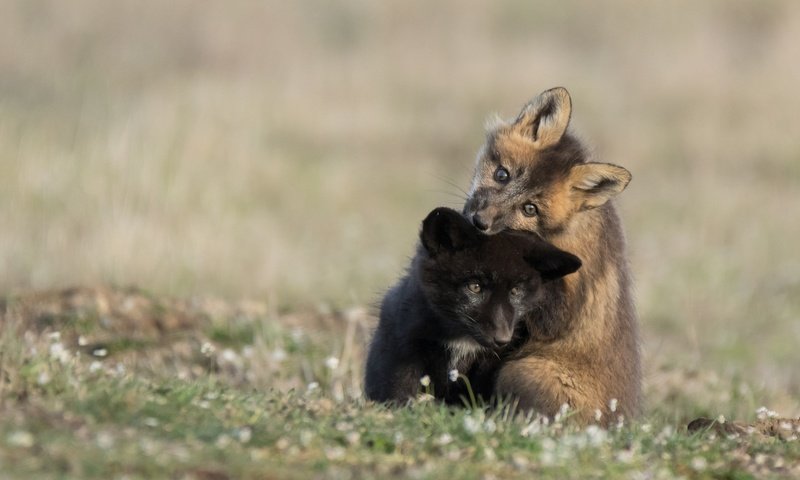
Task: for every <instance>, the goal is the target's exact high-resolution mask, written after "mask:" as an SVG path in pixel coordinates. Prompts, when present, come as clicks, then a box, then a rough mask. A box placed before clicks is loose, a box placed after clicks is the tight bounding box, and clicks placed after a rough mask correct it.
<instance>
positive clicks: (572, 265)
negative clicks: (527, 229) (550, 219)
mask: <svg viewBox="0 0 800 480" xmlns="http://www.w3.org/2000/svg"><path fill="white" fill-rule="evenodd" d="M525 261H526V262H528V265H530V266H532V267H533V268H535V269H536V270H537V271H538V272H539V273H540V274H541V275H542V280H543V281H545V282H548V281H550V280H555V279H557V278H561V277H563V276H564V275H569V274H570V273H573V272H575V271H577V270H578V269H579V268H581V264H582V263H581V259H580V258H578V257H576V256H575V255H573V254H571V253H569V252H565V251H564V250H561V249H560V248H558V247H556V246H555V245H553V244H551V243H548V242H545V241H544V240H540V241H538V242H536V245H535V246H534V247H533V248H532V249H531V250H530V251H528V253H526V254H525Z"/></svg>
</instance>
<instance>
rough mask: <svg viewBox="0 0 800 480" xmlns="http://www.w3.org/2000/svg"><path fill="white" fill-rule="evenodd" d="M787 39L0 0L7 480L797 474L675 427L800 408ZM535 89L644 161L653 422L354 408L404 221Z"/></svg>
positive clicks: (725, 25) (796, 102) (710, 17)
mask: <svg viewBox="0 0 800 480" xmlns="http://www.w3.org/2000/svg"><path fill="white" fill-rule="evenodd" d="M797 45H800V4H796V3H795V2H789V1H765V2H761V1H737V2H723V1H721V0H713V1H709V2H703V3H697V2H688V1H678V2H670V3H669V4H668V5H667V4H665V5H655V4H654V5H642V4H640V3H639V2H633V1H632V0H614V1H611V2H603V4H602V6H601V5H600V4H596V5H595V4H589V5H585V4H582V3H578V2H542V3H537V4H532V3H529V2H523V1H510V0H506V1H500V2H476V1H472V0H468V1H460V2H456V1H454V0H448V1H444V2H437V3H436V4H429V3H424V2H418V1H412V2H364V1H357V0H347V1H343V2H338V3H336V4H335V5H334V4H332V3H326V2H314V1H299V2H272V1H267V2H247V1H234V2H216V3H212V2H200V3H198V2H191V1H189V0H175V1H170V2H154V1H146V2H134V1H130V0H119V1H116V2H105V1H101V0H76V1H72V2H55V1H46V0H40V1H29V0H9V1H5V2H2V3H0V225H2V233H0V315H1V316H0V328H1V329H2V330H0V478H28V477H36V478H62V477H71V478H110V477H114V478H123V477H124V478H153V477H174V478H202V479H217V478H220V479H222V478H242V477H249V478H310V477H324V478H332V477H335V478H353V477H375V476H378V475H380V476H385V477H414V478H439V477H441V475H442V474H447V475H450V476H452V477H454V478H513V477H520V478H522V477H527V478H530V476H531V475H537V476H540V477H544V478H565V477H575V478H583V477H598V478H603V477H620V478H672V477H679V476H683V477H686V478H750V477H751V476H752V477H754V478H762V477H764V476H776V477H787V478H791V477H798V476H800V470H798V468H799V467H798V464H800V442H798V441H796V440H793V439H792V437H793V434H787V433H786V432H788V430H784V429H781V428H780V425H778V428H777V430H778V432H777V433H776V432H775V431H772V430H769V429H764V433H765V434H761V433H759V432H756V433H754V434H753V435H749V434H742V435H738V436H737V437H736V438H733V437H734V436H733V435H727V434H717V435H713V434H709V433H708V432H706V433H702V432H701V433H690V432H687V430H686V424H687V423H688V422H689V421H690V420H692V419H694V418H696V417H700V416H703V417H708V418H712V419H718V418H719V417H720V416H723V417H724V418H725V419H727V420H726V423H727V424H729V423H730V421H731V420H733V419H736V420H739V421H741V422H756V421H757V414H756V411H757V410H758V409H759V408H760V407H766V408H767V409H769V410H772V411H775V412H778V414H779V415H780V416H781V417H786V418H798V417H800V369H798V368H797V367H796V365H798V364H800V350H798V348H797V345H798V343H799V342H800V253H798V250H797V245H798V242H800V222H799V221H797V218H798V216H800V140H799V139H798V136H797V132H798V131H800V119H799V118H798V116H797V112H798V111H800V95H798V94H797V85H799V84H800V63H798V62H797V58H798V53H800V52H799V51H798V50H799V49H798V47H797ZM556 85H563V86H565V87H567V88H568V89H569V90H570V92H571V94H572V97H573V127H574V129H575V131H577V132H578V133H579V134H580V135H581V136H582V137H583V138H585V139H586V141H587V142H588V143H589V144H591V145H592V146H593V150H594V152H595V154H596V156H597V158H598V159H600V160H602V161H608V162H612V163H617V164H620V165H623V166H625V167H626V168H628V169H629V170H630V171H631V172H632V173H633V177H634V178H633V182H632V183H631V185H630V186H629V188H628V189H627V190H626V191H625V192H624V193H623V194H622V195H621V196H620V198H619V202H618V206H619V208H620V210H621V212H622V215H623V218H624V221H625V227H626V232H627V236H628V245H629V253H630V258H631V264H632V270H633V272H634V275H635V277H636V300H637V307H638V309H639V313H640V317H641V323H642V329H643V336H644V338H643V355H644V362H645V371H646V377H645V394H646V403H647V405H646V412H645V414H644V415H643V417H642V418H641V419H638V420H636V421H628V422H626V423H625V424H624V425H622V426H620V427H619V428H613V429H611V430H610V431H608V432H606V431H601V430H597V429H588V430H586V429H584V430H581V429H577V428H576V427H574V426H572V425H570V422H569V419H568V418H567V419H566V420H564V421H563V422H560V423H559V424H558V425H555V426H553V425H549V426H542V425H541V424H540V423H538V422H537V421H536V419H533V418H520V417H518V416H514V415H512V414H511V412H509V411H507V410H505V411H497V412H486V413H484V412H480V411H472V410H470V409H463V410H462V409H458V410H447V409H445V408H443V407H440V406H438V405H435V404H432V403H429V402H421V403H419V404H416V405H412V406H409V407H408V408H403V409H397V410H388V409H385V408H382V407H379V406H376V405H372V404H369V403H367V402H365V401H364V400H363V399H362V398H361V396H360V387H361V372H362V368H363V366H362V361H363V351H364V346H365V343H366V341H367V339H368V337H369V333H370V330H371V329H372V328H373V326H374V322H375V319H374V308H373V305H374V303H375V302H376V301H377V300H378V299H379V298H380V295H381V293H382V292H383V291H384V290H385V289H386V288H387V287H388V286H389V285H391V283H392V282H393V281H394V280H395V279H396V278H397V277H398V276H399V275H400V274H401V273H402V270H403V268H404V267H405V264H406V263H407V261H408V257H409V255H410V254H411V253H412V252H413V248H414V243H415V241H416V236H417V232H418V226H419V222H420V221H421V219H422V218H424V216H425V215H426V214H427V213H428V212H429V211H430V210H431V209H432V208H434V207H435V206H439V205H446V206H452V207H459V206H460V205H461V204H462V202H463V192H462V189H465V188H467V186H468V183H469V178H470V173H471V168H472V165H473V161H474V157H475V153H476V151H477V149H478V147H479V146H480V144H481V143H482V140H483V122H484V120H485V119H486V118H487V117H488V116H489V115H490V114H492V113H494V112H497V113H499V114H500V115H501V116H504V117H511V116H514V115H516V113H517V112H518V109H519V108H520V106H521V105H522V104H523V103H524V102H525V101H527V100H528V99H529V98H530V97H532V96H534V95H536V94H537V93H539V92H540V91H542V90H544V89H546V88H549V87H552V86H556ZM762 412H763V410H762ZM762 416H763V413H762ZM762 424H763V422H762V423H759V424H755V425H762ZM762 426H763V425H762ZM773 430H776V429H773ZM789 433H791V432H789ZM729 437H731V438H729Z"/></svg>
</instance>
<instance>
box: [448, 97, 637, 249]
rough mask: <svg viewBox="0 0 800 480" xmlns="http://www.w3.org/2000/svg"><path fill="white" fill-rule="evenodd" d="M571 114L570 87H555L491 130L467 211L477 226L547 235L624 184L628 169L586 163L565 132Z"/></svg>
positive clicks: (566, 225) (486, 229)
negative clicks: (509, 120)
mask: <svg viewBox="0 0 800 480" xmlns="http://www.w3.org/2000/svg"><path fill="white" fill-rule="evenodd" d="M571 112H572V100H571V99H570V96H569V93H568V92H567V90H566V89H564V88H561V87H557V88H553V89H550V90H547V91H545V92H543V93H542V94H540V95H539V96H537V97H536V98H534V99H533V100H531V101H530V102H528V103H527V104H526V105H525V106H524V107H523V108H522V111H521V112H520V114H519V116H518V117H517V118H516V120H514V121H513V122H511V123H509V122H504V121H499V120H498V121H496V122H495V123H494V124H493V125H491V126H489V127H488V128H487V137H486V143H485V145H484V146H483V148H482V149H481V151H480V153H479V154H478V163H477V166H476V168H475V174H474V177H473V180H472V187H471V189H470V192H469V196H468V199H467V202H466V204H465V205H464V212H463V213H464V216H465V217H466V218H467V219H469V220H470V221H471V222H472V223H473V225H475V227H476V228H478V229H479V230H481V231H482V232H484V233H489V234H491V233H496V232H499V231H501V230H504V229H512V230H524V231H529V232H536V233H538V234H540V235H543V236H544V237H546V238H548V237H550V236H551V235H554V234H558V233H560V232H563V231H565V230H566V229H568V228H569V226H570V224H571V222H573V221H574V220H575V219H576V218H578V216H579V215H581V214H582V213H583V212H586V211H588V210H591V209H594V208H597V207H600V206H602V205H604V204H605V203H606V202H608V200H609V199H611V198H612V197H614V196H615V195H617V194H619V193H620V192H622V191H623V190H624V189H625V187H626V186H627V185H628V182H630V180H631V174H630V172H628V171H627V170H626V169H624V168H622V167H619V166H617V165H612V164H609V163H594V162H586V160H585V159H586V153H585V152H584V150H583V147H582V146H581V145H580V143H579V142H578V140H577V139H575V138H574V137H573V136H572V135H570V134H568V133H566V131H567V126H568V125H569V120H570V115H571Z"/></svg>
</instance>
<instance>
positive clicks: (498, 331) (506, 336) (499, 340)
mask: <svg viewBox="0 0 800 480" xmlns="http://www.w3.org/2000/svg"><path fill="white" fill-rule="evenodd" d="M513 336H514V329H513V328H512V327H511V325H509V324H507V323H505V322H501V323H500V324H499V325H497V327H496V328H495V331H494V338H493V340H494V343H495V345H497V346H498V347H502V346H503V345H506V344H508V342H510V341H511V338H512V337H513Z"/></svg>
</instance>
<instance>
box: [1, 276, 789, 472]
mask: <svg viewBox="0 0 800 480" xmlns="http://www.w3.org/2000/svg"><path fill="white" fill-rule="evenodd" d="M80 295H82V299H80V301H79V299H78V298H77V297H76V293H75V292H74V291H73V292H61V291H54V292H50V293H49V294H48V295H43V294H35V295H33V297H35V300H36V301H34V302H31V301H30V300H31V296H26V295H23V296H17V297H13V298H11V299H9V300H8V301H7V304H6V306H5V307H4V311H3V317H2V321H3V327H4V328H3V334H2V337H0V346H2V350H1V351H2V355H1V356H0V370H1V371H2V372H3V383H2V390H0V394H2V395H1V396H0V399H2V400H0V418H2V420H0V467H2V469H3V472H4V475H5V476H6V477H8V478H25V477H29V476H36V477H37V478H49V477H73V478H111V477H125V478H165V477H180V478H202V479H205V478H264V477H266V478H310V477H325V478H340V477H341V478H352V477H359V476H373V475H381V476H384V477H388V478H405V477H414V478H417V477H419V478H441V476H442V475H455V476H456V477H457V478H529V477H530V476H531V475H536V476H539V477H542V478H609V477H615V478H616V477H626V476H629V475H634V476H639V477H642V478H674V477H676V476H684V477H687V478H756V477H758V478H762V477H763V476H764V475H771V476H778V477H787V478H788V477H791V476H794V475H797V474H798V473H800V472H798V470H797V465H798V462H799V461H800V442H799V441H797V440H796V438H797V436H798V435H800V431H799V432H794V433H793V432H791V431H790V432H789V433H788V434H787V435H786V438H788V437H790V436H791V438H790V439H788V440H780V439H778V438H773V437H769V436H767V437H765V436H761V435H756V436H748V435H740V436H736V437H734V436H731V437H728V436H720V435H715V434H714V433H713V432H705V433H703V432H700V433H689V432H687V431H686V428H685V425H686V421H687V420H688V419H689V418H692V416H694V415H698V414H705V415H708V416H711V417H712V418H716V417H718V416H719V412H722V411H725V412H732V411H733V412H735V411H737V409H739V408H741V406H742V405H749V403H748V402H749V401H750V400H752V399H747V398H742V396H743V395H744V396H747V389H748V388H749V387H748V385H747V383H746V382H743V381H741V380H738V381H731V382H727V381H721V380H719V379H716V380H714V379H709V378H703V376H704V375H707V372H694V373H692V372H687V371H685V370H681V371H672V372H662V374H661V378H660V381H659V382H658V383H659V385H660V386H661V387H662V388H661V389H653V388H651V389H650V392H649V397H650V399H651V400H658V401H659V406H658V407H656V408H652V409H651V410H650V411H649V412H648V413H647V414H646V415H645V416H644V417H643V418H641V419H637V420H636V421H627V422H625V421H623V422H622V423H620V424H619V425H617V426H616V427H612V428H610V429H609V430H603V429H600V428H598V427H595V426H590V427H588V428H579V427H577V426H575V425H573V424H572V423H571V422H570V419H569V414H568V413H567V415H566V416H565V417H564V418H562V419H559V420H557V421H556V422H555V423H550V422H545V421H543V419H541V418H539V417H536V416H531V415H527V416H525V415H521V414H518V413H516V412H515V410H514V409H513V406H509V405H506V406H504V407H503V408H499V409H494V410H484V409H483V408H480V407H477V408H475V407H469V408H452V407H446V406H444V405H441V404H438V403H435V402H432V401H426V400H425V399H424V398H423V399H420V400H419V401H417V402H413V403H411V404H409V405H407V406H405V407H402V408H394V409H390V408H386V407H384V406H381V405H376V404H373V403H371V402H367V401H365V400H364V399H363V398H362V396H361V386H360V378H361V372H362V365H361V361H362V354H361V349H362V347H363V345H364V343H365V340H366V337H367V334H368V329H366V328H364V326H365V323H366V322H368V321H369V319H368V317H367V316H366V313H365V312H363V311H351V312H334V313H331V314H324V315H320V316H318V318H317V319H316V320H312V319H305V320H303V321H302V325H306V327H300V326H294V327H293V326H291V325H292V324H293V323H295V322H298V320H297V319H291V318H281V317H277V318H275V317H271V316H260V315H259V314H252V313H249V314H244V313H242V312H243V310H244V309H243V308H241V306H237V305H223V304H221V303H219V302H218V301H216V302H215V301H201V299H195V302H193V303H196V304H200V305H205V306H203V307H193V308H194V309H193V310H190V311H180V312H179V310H180V309H182V308H184V307H185V302H183V301H181V300H170V299H160V300H159V302H158V303H157V304H154V306H157V307H158V311H159V315H170V314H178V313H180V314H182V315H186V316H187V318H189V319H190V320H189V322H190V323H191V326H188V325H184V326H183V327H180V328H181V331H180V332H179V331H166V330H162V331H159V332H157V333H156V332H153V331H150V330H149V329H148V325H147V324H146V323H145V324H138V323H137V321H136V320H135V319H136V318H143V316H142V315H141V312H136V311H128V312H127V313H122V309H118V308H116V307H117V306H116V305H114V303H113V302H114V301H121V302H122V303H123V304H124V303H135V302H136V301H137V300H138V299H139V298H138V297H136V295H141V294H140V293H138V292H136V291H131V290H114V289H83V290H82V291H81V293H80ZM65 297H68V298H70V299H71V300H70V301H71V303H72V304H75V303H79V304H81V305H82V308H81V309H79V310H68V311H65V312H63V313H65V314H66V313H71V314H72V315H71V318H75V317H77V318H80V319H81V321H80V322H74V321H70V322H65V323H63V324H61V325H60V329H58V330H57V329H54V328H53V326H51V325H46V326H43V325H42V324H41V323H39V322H37V317H38V316H39V314H40V313H41V311H42V310H47V309H48V308H49V307H48V306H47V305H48V304H54V303H58V302H59V301H60V300H63V299H64V298H65ZM98 299H100V300H99V301H98ZM93 302H94V304H95V305H103V304H106V305H110V306H111V310H112V311H113V312H115V313H113V314H111V315H112V316H114V318H108V319H107V320H106V321H105V322H103V321H101V320H99V319H100V318H101V315H98V314H97V311H95V310H94V309H93V308H92V307H91V305H92V303H93ZM66 303H69V302H66ZM211 304H214V305H215V308H214V311H213V312H212V311H211V310H210V309H209V308H208V305H211ZM222 307H224V309H227V313H225V312H223V308H222ZM252 307H253V306H252V305H251V306H250V308H251V311H252ZM256 310H257V309H256ZM124 315H128V316H127V317H125V316H124ZM215 316H216V319H213V320H212V317H215ZM221 319H225V320H226V321H227V322H228V325H229V326H230V327H229V329H228V330H220V327H219V322H220V320H221ZM117 322H126V324H127V325H129V327H131V330H132V331H136V332H138V334H139V335H140V338H145V339H148V340H149V341H139V342H138V343H132V344H130V343H128V342H124V341H120V343H122V344H125V345H126V347H127V348H126V349H116V348H114V347H109V349H108V350H109V354H107V355H102V356H99V357H98V356H92V355H91V354H90V353H87V350H86V349H85V348H82V346H81V344H82V343H83V344H88V345H94V340H95V339H96V338H103V337H104V336H106V335H107V334H108V330H109V329H113V328H114V327H113V325H114V324H115V323H117ZM315 322H316V323H318V324H323V323H324V322H330V324H331V326H330V327H319V326H318V327H316V328H313V329H308V327H307V326H309V325H313V324H314V323H315ZM86 325H90V326H91V327H92V328H89V329H86V328H85V326H86ZM76 326H83V327H81V330H80V331H81V332H84V333H83V334H81V333H79V331H78V329H76ZM246 326H250V327H251V329H247V328H246ZM221 331H223V332H225V334H222V335H221V334H220V332H221ZM87 332H88V333H87ZM230 332H234V333H233V334H231V333H230ZM241 332H246V334H242V333H241ZM335 332H340V336H339V341H341V343H340V344H339V345H336V342H333V343H332V342H331V341H330V340H329V337H330V336H331V335H333V334H335ZM20 340H22V341H20ZM332 358H335V359H336V360H335V361H333V360H332ZM670 384H671V385H672V387H673V388H672V389H671V388H669V386H670ZM714 388H716V389H718V390H719V391H718V392H717V393H718V394H723V395H725V399H724V400H722V399H721V398H722V397H720V399H715V400H718V401H717V402H716V403H714V405H713V406H711V407H710V408H711V410H710V411H704V409H703V408H702V407H701V406H700V402H698V401H697V399H696V398H691V397H692V396H693V395H697V396H698V397H699V396H700V392H702V391H704V390H705V391H706V392H707V391H708V390H709V389H714ZM676 393H680V394H682V395H684V396H685V397H683V398H679V397H677V396H676ZM703 398H709V395H708V393H706V394H705V396H704V397H703ZM754 415H755V408H752V409H751V411H750V412H747V414H746V419H753V417H754ZM729 418H730V417H729ZM798 427H800V423H798ZM790 428H795V427H794V426H792V427H790ZM76 445H80V448H75V446H76ZM637 478H638V477H637Z"/></svg>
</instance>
